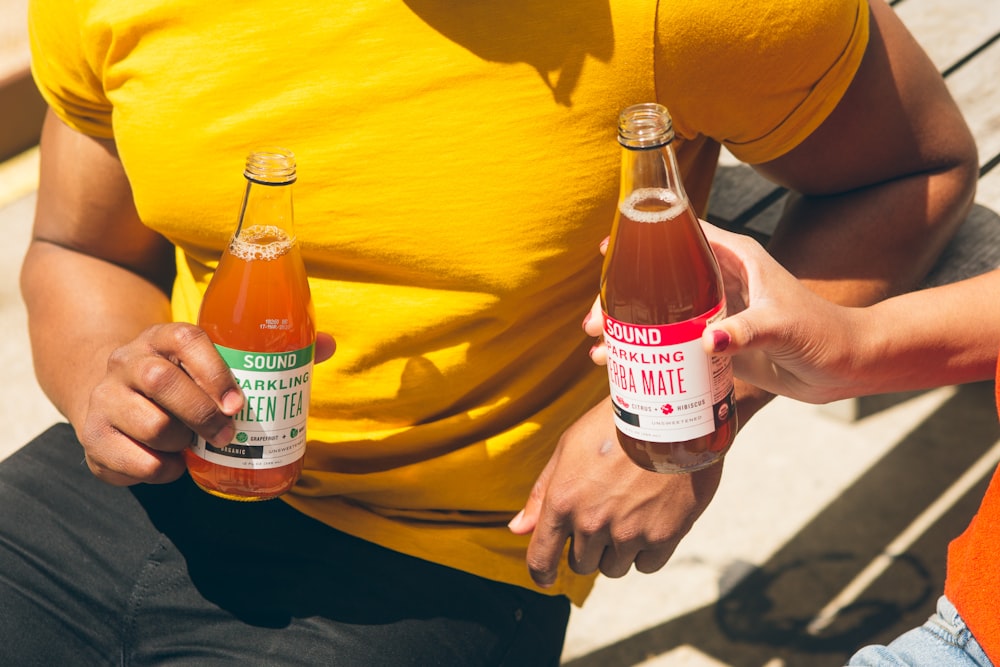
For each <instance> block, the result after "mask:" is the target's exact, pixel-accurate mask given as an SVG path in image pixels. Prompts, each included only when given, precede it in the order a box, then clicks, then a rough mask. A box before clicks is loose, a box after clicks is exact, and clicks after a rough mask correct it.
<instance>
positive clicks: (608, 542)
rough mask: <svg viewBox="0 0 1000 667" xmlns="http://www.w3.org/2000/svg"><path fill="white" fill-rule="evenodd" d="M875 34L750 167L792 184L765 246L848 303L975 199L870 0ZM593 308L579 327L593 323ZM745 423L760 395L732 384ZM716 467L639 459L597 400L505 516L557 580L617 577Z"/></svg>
mask: <svg viewBox="0 0 1000 667" xmlns="http://www.w3.org/2000/svg"><path fill="white" fill-rule="evenodd" d="M872 15H873V23H872V34H871V39H870V42H869V44H868V46H867V49H866V54H865V57H864V59H863V61H862V63H861V66H860V68H859V71H858V72H857V74H856V76H855V78H854V80H853V82H852V84H851V85H850V86H849V89H848V91H847V93H846V94H845V96H844V98H843V99H842V100H841V101H840V103H839V104H838V106H837V108H836V109H835V110H834V111H833V113H832V114H831V115H830V116H829V117H828V118H827V119H825V120H824V122H823V123H822V124H821V125H820V127H819V128H818V129H817V130H816V131H815V132H813V133H812V135H810V137H808V138H807V139H806V140H805V141H804V142H803V143H801V144H800V145H799V146H797V147H796V148H794V149H793V150H791V151H790V152H789V153H787V154H786V155H784V156H782V157H780V158H778V159H776V160H773V161H771V162H768V163H765V164H761V165H758V166H757V168H758V169H759V170H760V171H761V172H762V173H763V174H765V175H766V176H767V177H769V178H771V179H773V180H775V181H776V182H778V183H781V184H783V185H785V186H788V187H789V188H791V189H792V190H793V191H796V192H797V193H798V194H797V195H795V196H793V199H792V202H791V203H790V205H789V206H788V208H787V210H786V211H785V213H784V216H783V219H782V221H781V223H780V224H779V227H778V230H777V233H776V234H775V237H774V241H773V243H772V246H771V251H772V252H773V253H774V254H775V256H776V257H778V258H779V259H780V260H781V261H783V262H785V263H787V265H788V266H789V267H790V268H791V270H792V272H793V273H795V274H796V275H797V276H798V277H799V278H801V279H802V281H803V283H804V284H806V285H807V286H808V287H809V288H810V289H812V290H813V291H815V292H816V293H817V294H821V295H823V296H824V297H826V298H827V299H830V300H833V301H837V302H840V303H845V304H854V305H858V304H866V303H872V302H874V301H877V300H879V299H882V298H885V297H886V296H888V295H890V294H894V293H898V292H900V291H903V290H906V289H908V288H910V287H912V286H913V285H914V284H915V283H916V281H917V280H919V279H920V277H921V276H922V275H923V274H924V273H925V272H926V271H927V270H928V269H929V268H930V265H931V262H932V261H933V258H934V257H935V256H936V255H937V254H938V253H939V252H940V250H941V249H942V248H943V245H944V243H945V242H946V240H947V239H948V238H949V237H950V235H951V234H952V233H953V232H954V230H955V228H956V227H957V225H958V224H959V222H960V221H961V220H962V219H964V216H965V214H966V212H967V210H968V208H969V206H970V205H971V203H972V198H973V194H974V190H975V182H976V176H977V164H976V163H977V158H976V151H975V145H974V143H973V141H972V138H971V136H970V134H969V131H968V128H967V127H966V125H965V122H964V121H963V119H962V117H961V115H960V113H959V112H958V110H957V108H956V106H955V104H954V102H953V101H952V99H951V97H950V95H949V94H948V91H947V89H946V88H945V87H944V84H943V82H942V81H941V77H940V76H939V75H938V73H937V71H936V70H935V69H934V67H933V65H932V64H931V63H930V61H929V60H928V59H927V57H926V56H925V55H924V54H923V52H922V50H921V49H920V48H919V46H918V45H917V44H916V43H915V42H914V41H913V39H912V38H911V37H910V35H909V34H908V33H907V31H906V29H905V28H904V27H903V26H902V24H901V23H900V22H899V20H898V19H897V18H896V16H895V14H894V13H893V12H892V10H891V9H890V8H889V7H888V6H886V5H885V4H884V3H882V2H881V0H873V2H872ZM599 328H600V325H599V322H598V321H595V319H594V318H591V320H590V323H589V326H587V330H588V332H589V333H591V335H595V334H597V333H599ZM737 389H738V397H739V407H738V414H739V419H740V422H741V423H745V422H746V421H747V420H748V419H749V418H750V417H751V416H752V415H753V414H754V413H755V412H756V411H757V410H759V409H760V408H761V407H763V406H764V405H765V404H766V403H767V402H768V401H769V400H770V398H771V396H770V395H769V394H767V393H766V392H765V391H763V390H762V389H759V388H755V387H752V386H751V385H748V384H746V383H741V384H739V385H738V387H737ZM721 473H722V466H721V465H715V466H712V467H710V468H707V469H705V470H702V471H698V472H696V473H692V474H691V475H678V476H673V475H666V476H665V475H657V474H656V473H649V472H646V471H642V470H639V469H638V468H637V467H636V466H635V465H634V464H632V463H631V461H630V460H628V459H627V457H626V456H625V455H624V454H623V453H622V452H621V450H620V448H619V447H618V445H617V442H616V436H615V433H614V426H613V425H612V423H611V413H610V410H609V409H608V408H607V407H606V406H603V407H602V406H598V407H597V408H595V409H594V410H591V411H590V412H588V413H587V415H585V416H584V417H583V418H582V419H581V420H580V422H578V423H577V425H575V426H574V427H573V428H572V429H570V430H569V431H567V432H566V433H565V434H564V435H563V437H562V439H561V440H560V442H559V444H558V446H557V448H556V452H555V454H554V455H553V458H552V460H551V461H550V462H549V465H548V466H547V467H546V469H545V471H543V473H542V475H541V477H540V478H539V480H538V482H537V483H536V486H535V488H534V490H533V492H532V496H531V498H530V499H529V500H528V503H527V504H526V506H525V509H524V511H523V512H522V513H521V514H520V515H518V516H517V517H515V519H514V521H513V522H512V523H511V529H512V530H514V531H515V532H519V533H527V532H530V531H534V532H533V535H532V540H531V544H530V546H529V549H528V557H527V560H528V567H529V569H530V570H531V572H532V576H533V577H534V578H535V580H536V581H538V582H540V583H542V584H544V583H548V582H551V581H553V580H554V578H555V576H556V568H557V565H558V562H559V560H560V557H561V554H562V549H563V547H564V545H565V544H566V540H567V539H569V540H571V547H570V556H569V558H570V565H571V567H573V569H574V570H576V571H578V572H582V573H586V572H592V571H595V570H597V569H599V570H600V571H601V572H603V573H604V574H606V575H608V576H621V575H623V574H624V573H625V572H627V571H628V570H629V568H630V567H631V565H632V564H633V563H634V564H635V566H636V569H638V570H640V571H643V572H652V571H654V570H656V569H658V568H660V567H662V566H663V564H665V563H666V562H667V560H668V559H669V557H670V555H671V553H673V550H674V548H675V547H676V546H677V544H678V543H679V541H680V539H681V538H682V537H683V536H684V535H685V534H686V533H687V531H688V530H689V529H690V527H691V526H692V525H693V524H694V521H695V520H696V519H697V518H698V517H699V516H700V515H701V513H702V512H703V511H704V509H705V508H706V507H707V506H708V503H709V502H710V501H711V499H712V497H713V496H714V494H715V490H716V488H717V487H718V484H719V480H720V476H721Z"/></svg>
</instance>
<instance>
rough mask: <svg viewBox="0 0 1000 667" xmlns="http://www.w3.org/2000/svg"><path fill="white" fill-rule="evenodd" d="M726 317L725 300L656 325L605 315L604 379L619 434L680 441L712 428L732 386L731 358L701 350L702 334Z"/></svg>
mask: <svg viewBox="0 0 1000 667" xmlns="http://www.w3.org/2000/svg"><path fill="white" fill-rule="evenodd" d="M725 316H726V308H725V303H722V304H719V307H718V308H715V309H713V310H712V311H710V312H708V313H706V314H705V315H704V316H702V317H699V318H695V319H693V320H687V321H685V322H679V323H677V324H668V325H659V326H641V325H635V324H628V323H625V322H619V321H617V320H615V319H613V318H610V317H608V316H607V315H606V314H605V316H604V342H605V345H606V346H607V351H608V382H609V385H610V387H611V400H612V402H613V403H614V413H615V425H616V426H617V427H618V429H619V430H620V431H621V432H622V433H624V434H625V435H627V436H631V437H633V438H636V439H638V440H645V441H647V442H684V441H686V440H693V439H695V438H700V437H703V436H706V435H709V434H711V433H713V432H714V431H715V430H716V418H715V415H716V409H717V406H719V404H720V403H723V402H727V401H729V400H730V398H731V394H732V390H733V370H732V362H731V360H730V359H729V358H728V357H714V356H711V355H708V354H706V353H705V351H704V349H703V348H702V345H701V333H702V331H704V329H705V326H706V325H707V324H708V323H709V322H714V321H716V320H718V319H722V318H723V317H725Z"/></svg>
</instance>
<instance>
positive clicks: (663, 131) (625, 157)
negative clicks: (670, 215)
mask: <svg viewBox="0 0 1000 667" xmlns="http://www.w3.org/2000/svg"><path fill="white" fill-rule="evenodd" d="M673 140H674V128H673V122H672V121H671V119H670V114H669V113H667V109H666V108H665V107H664V106H662V105H660V104H655V103H650V104H636V105H633V106H630V107H628V108H626V109H625V110H624V111H622V113H621V116H620V117H619V119H618V143H619V144H621V146H622V173H621V197H622V199H623V200H624V199H625V198H626V197H628V196H629V195H630V194H631V193H633V192H635V191H636V190H648V189H656V190H661V191H667V192H665V193H662V195H663V196H662V198H664V199H667V198H669V199H670V200H673V201H678V202H681V201H686V200H687V196H686V195H685V194H684V187H683V186H682V185H681V179H680V172H679V170H678V168H677V158H676V156H675V154H674V149H673V146H672V143H673ZM667 195H669V197H668V196H667Z"/></svg>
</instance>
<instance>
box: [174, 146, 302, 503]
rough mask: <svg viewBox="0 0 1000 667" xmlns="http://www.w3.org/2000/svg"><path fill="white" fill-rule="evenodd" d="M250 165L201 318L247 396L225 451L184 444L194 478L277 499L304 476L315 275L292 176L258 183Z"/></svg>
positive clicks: (230, 491)
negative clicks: (303, 246)
mask: <svg viewBox="0 0 1000 667" xmlns="http://www.w3.org/2000/svg"><path fill="white" fill-rule="evenodd" d="M251 158H253V156H251ZM289 159H290V158H289ZM292 165H293V166H292V169H293V171H292V176H291V178H292V180H294V162H293V163H292ZM249 169H250V162H249V161H248V180H250V182H248V186H247V195H246V197H245V200H244V209H243V212H242V215H241V221H240V225H239V228H238V230H237V233H236V234H235V235H234V237H233V239H232V241H231V242H230V244H229V246H228V247H227V248H226V250H225V252H224V254H223V257H222V258H221V259H220V261H219V266H218V269H217V270H216V273H215V275H214V276H213V278H212V281H211V283H210V284H209V287H208V289H207V291H206V293H205V297H204V300H203V302H202V306H201V312H200V314H199V318H198V324H199V325H200V326H201V327H202V328H203V329H204V330H205V331H206V333H208V336H209V338H211V340H212V342H214V343H215V344H216V347H217V348H218V349H219V351H220V353H222V355H223V358H224V359H226V361H227V362H228V363H229V364H230V366H231V367H232V369H233V375H234V377H236V379H237V382H239V383H240V386H241V388H242V389H243V393H244V396H245V397H246V399H247V402H246V405H245V407H244V409H243V410H242V411H241V412H240V413H239V414H238V415H236V424H237V434H236V437H235V439H234V441H233V443H231V444H230V445H229V446H227V447H224V448H221V450H220V449H219V448H215V447H212V446H211V445H210V444H207V443H205V442H204V441H203V440H199V441H198V444H197V445H196V446H194V447H192V448H190V449H188V450H186V451H185V457H186V460H187V465H188V471H189V473H190V475H191V477H192V479H194V481H195V483H196V484H198V486H200V487H201V488H202V489H204V490H206V491H208V492H209V493H211V494H213V495H217V496H221V497H224V498H229V499H232V500H244V501H249V500H266V499H269V498H274V497H276V496H278V495H281V494H282V493H284V492H286V491H288V490H289V489H290V488H291V487H292V486H293V485H294V484H295V482H296V480H297V479H298V476H299V474H300V472H301V470H302V456H303V455H304V450H305V420H306V417H307V416H308V404H309V386H310V384H309V383H310V380H311V373H312V358H313V348H314V345H315V341H316V328H315V322H314V315H313V306H312V299H311V296H310V291H309V283H308V281H307V279H306V272H305V266H304V264H303V261H302V257H301V254H300V251H299V247H298V244H297V243H296V242H295V238H294V236H292V233H293V230H291V229H290V227H291V220H290V218H291V199H290V193H285V192H278V190H279V189H282V188H287V187H288V186H289V184H290V182H291V181H286V182H277V183H270V182H254V181H253V180H251V178H252V177H257V178H261V179H266V178H268V176H266V175H259V174H258V175H256V176H254V175H253V174H251V173H250V171H249ZM272 222H273V223H276V224H270V223H272ZM276 371H277V373H276Z"/></svg>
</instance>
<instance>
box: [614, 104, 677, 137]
mask: <svg viewBox="0 0 1000 667" xmlns="http://www.w3.org/2000/svg"><path fill="white" fill-rule="evenodd" d="M673 140H674V123H673V121H672V120H671V119H670V113H669V112H668V111H667V108H666V107H665V106H663V105H662V104H657V103H655V102H647V103H645V104H633V105H632V106H630V107H626V108H625V109H624V110H622V112H621V115H619V117H618V143H620V144H621V145H622V146H625V147H626V148H659V147H660V146H666V145H667V144H669V143H670V142H671V141H673Z"/></svg>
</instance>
